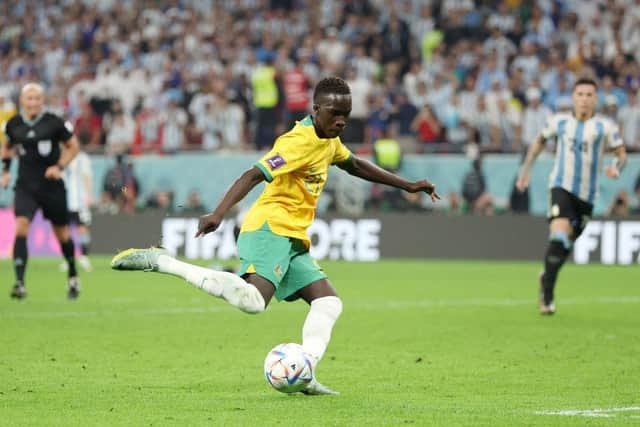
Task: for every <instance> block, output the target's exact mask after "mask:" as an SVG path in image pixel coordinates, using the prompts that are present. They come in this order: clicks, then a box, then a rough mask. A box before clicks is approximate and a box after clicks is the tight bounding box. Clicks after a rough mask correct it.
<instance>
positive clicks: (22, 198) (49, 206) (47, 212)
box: [13, 183, 69, 225]
mask: <svg viewBox="0 0 640 427" xmlns="http://www.w3.org/2000/svg"><path fill="white" fill-rule="evenodd" d="M13 205H14V207H13V209H14V212H15V214H16V217H19V216H24V217H27V218H29V221H31V220H32V219H33V216H34V215H35V214H36V211H37V210H38V209H42V214H43V215H44V217H45V218H47V219H48V220H49V221H51V223H52V224H53V225H68V224H69V212H68V210H67V191H66V190H65V188H64V185H63V184H62V183H61V184H60V185H52V186H47V187H46V188H43V189H38V190H30V189H25V188H22V187H16V189H15V200H14V204H13Z"/></svg>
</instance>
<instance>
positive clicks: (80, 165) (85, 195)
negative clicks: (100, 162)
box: [63, 151, 93, 212]
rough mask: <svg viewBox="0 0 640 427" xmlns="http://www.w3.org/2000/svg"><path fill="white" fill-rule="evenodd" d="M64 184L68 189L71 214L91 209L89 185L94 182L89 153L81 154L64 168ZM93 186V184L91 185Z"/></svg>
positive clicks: (68, 204) (68, 203)
mask: <svg viewBox="0 0 640 427" xmlns="http://www.w3.org/2000/svg"><path fill="white" fill-rule="evenodd" d="M63 179H64V184H65V187H66V188H67V206H68V208H69V211H70V212H81V211H84V210H88V209H89V201H90V196H91V195H90V194H89V191H91V189H90V188H87V183H88V182H89V183H91V182H92V180H93V173H92V171H91V160H90V159H89V156H88V155H87V153H84V152H82V151H81V152H79V153H78V155H77V156H76V157H74V159H73V160H72V161H71V163H69V164H68V165H67V167H66V168H64V174H63ZM87 181H88V182H87ZM89 185H91V184H89Z"/></svg>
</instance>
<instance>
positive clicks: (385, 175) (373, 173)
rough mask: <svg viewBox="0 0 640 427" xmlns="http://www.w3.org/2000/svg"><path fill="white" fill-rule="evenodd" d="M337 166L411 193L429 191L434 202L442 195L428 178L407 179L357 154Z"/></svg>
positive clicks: (368, 179)
mask: <svg viewBox="0 0 640 427" xmlns="http://www.w3.org/2000/svg"><path fill="white" fill-rule="evenodd" d="M336 166H338V167H339V168H340V169H342V170H344V171H346V172H347V173H349V174H350V175H353V176H357V177H358V178H362V179H364V180H367V181H371V182H377V183H379V184H385V185H389V186H391V187H395V188H399V189H401V190H404V191H408V192H409V193H418V192H421V191H423V192H425V193H427V194H428V195H429V196H430V197H431V200H432V201H434V202H435V201H436V200H439V199H440V196H439V195H438V193H436V186H435V185H434V184H432V183H430V182H429V181H427V180H426V179H422V180H420V181H415V182H411V181H407V180H406V179H404V178H402V177H400V176H398V175H396V174H393V173H391V172H388V171H386V170H384V169H382V168H381V167H379V166H377V165H375V164H373V163H371V162H370V161H368V160H365V159H361V158H359V157H356V156H352V157H351V158H350V159H349V160H347V161H345V162H341V163H336Z"/></svg>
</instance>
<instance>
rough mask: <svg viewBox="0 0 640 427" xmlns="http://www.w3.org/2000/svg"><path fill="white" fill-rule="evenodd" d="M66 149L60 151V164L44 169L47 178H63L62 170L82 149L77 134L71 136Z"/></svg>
mask: <svg viewBox="0 0 640 427" xmlns="http://www.w3.org/2000/svg"><path fill="white" fill-rule="evenodd" d="M63 145H64V149H63V150H62V152H61V153H60V159H58V164H55V165H52V166H49V167H48V168H47V170H45V171H44V176H45V177H47V179H53V180H58V179H61V178H62V170H63V169H64V168H65V167H67V165H68V164H69V163H71V160H73V158H74V157H75V156H76V155H77V154H78V152H79V151H80V143H79V142H78V138H76V137H75V135H73V136H71V138H69V139H68V140H67V141H66V142H65V143H64V144H63Z"/></svg>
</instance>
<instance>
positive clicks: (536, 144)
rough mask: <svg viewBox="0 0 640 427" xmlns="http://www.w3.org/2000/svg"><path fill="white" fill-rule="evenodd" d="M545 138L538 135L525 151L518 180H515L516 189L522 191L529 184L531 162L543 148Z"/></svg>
mask: <svg viewBox="0 0 640 427" xmlns="http://www.w3.org/2000/svg"><path fill="white" fill-rule="evenodd" d="M544 143H545V139H544V137H543V136H542V135H539V136H538V137H537V138H536V139H535V141H533V144H531V146H530V147H529V150H528V151H527V157H526V158H525V160H524V163H523V164H522V167H521V168H520V174H519V175H518V180H517V181H516V188H517V189H518V191H520V192H523V191H524V190H526V189H527V187H528V186H529V172H531V166H533V162H534V161H535V160H536V158H537V157H538V156H539V155H540V153H542V150H544Z"/></svg>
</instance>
